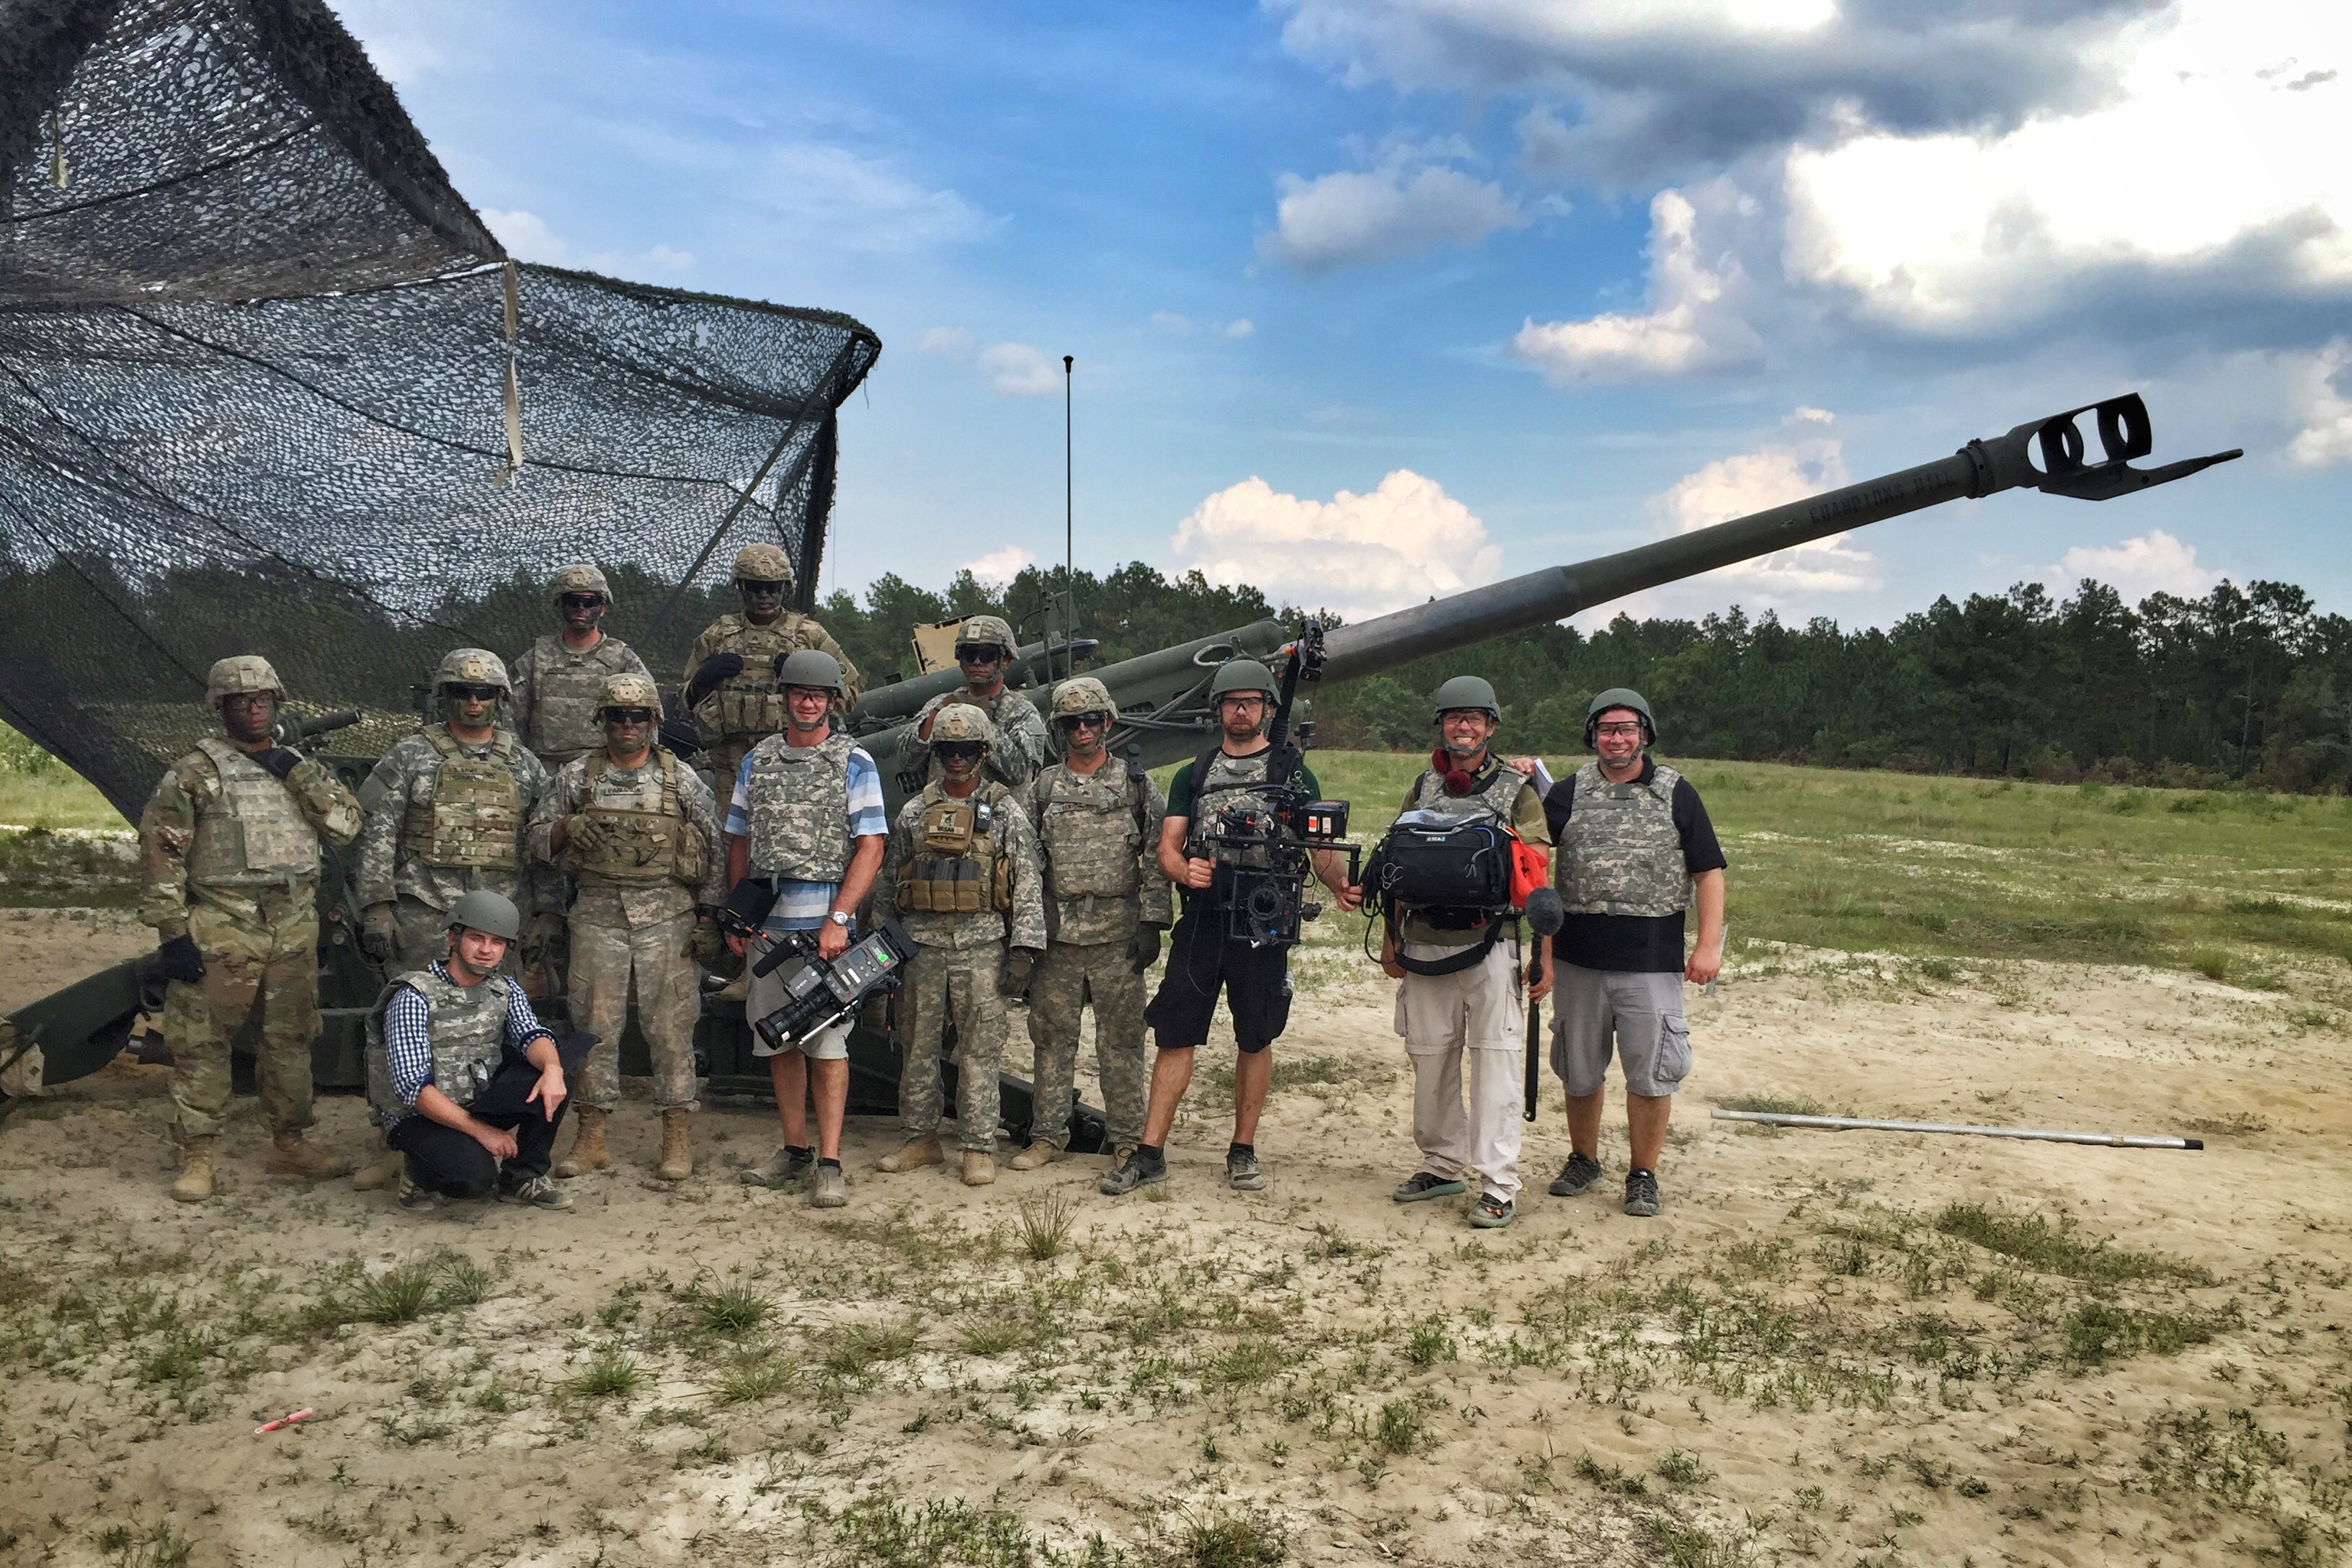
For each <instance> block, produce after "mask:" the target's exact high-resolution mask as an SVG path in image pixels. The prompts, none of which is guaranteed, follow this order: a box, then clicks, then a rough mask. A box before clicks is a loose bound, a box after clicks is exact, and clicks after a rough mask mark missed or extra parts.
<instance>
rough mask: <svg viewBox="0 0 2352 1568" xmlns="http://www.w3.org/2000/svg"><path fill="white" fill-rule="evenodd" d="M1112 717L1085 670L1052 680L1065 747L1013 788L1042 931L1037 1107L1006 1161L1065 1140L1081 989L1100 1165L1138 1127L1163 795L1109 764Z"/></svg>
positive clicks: (1132, 770)
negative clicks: (1090, 1020) (1105, 1135)
mask: <svg viewBox="0 0 2352 1568" xmlns="http://www.w3.org/2000/svg"><path fill="white" fill-rule="evenodd" d="M1117 719H1118V705H1117V704H1115V703H1114V702H1112V701H1111V698H1110V692H1109V690H1108V688H1106V687H1105V686H1104V685H1103V683H1102V682H1101V681H1099V680H1097V679H1095V678H1094V677H1092V676H1090V675H1083V676H1080V677H1078V678H1077V679H1075V680H1066V681H1064V682H1063V683H1062V684H1061V685H1060V686H1058V687H1056V688H1055V690H1054V724H1055V728H1056V729H1058V730H1060V731H1061V732H1062V739H1063V743H1064V745H1065V747H1066V749H1067V753H1068V754H1067V755H1066V757H1065V759H1064V760H1063V761H1061V762H1059V763H1055V764H1053V765H1052V766H1050V767H1048V768H1046V769H1045V772H1044V773H1039V774H1038V775H1037V776H1036V777H1035V778H1034V779H1033V780H1031V781H1030V783H1029V787H1028V788H1027V789H1026V790H1025V791H1024V792H1023V795H1022V805H1023V806H1024V808H1025V809H1026V810H1027V812H1028V814H1029V818H1030V820H1031V821H1032V822H1034V823H1035V824H1036V826H1037V838H1038V843H1039V845H1040V847H1041V849H1042V851H1043V854H1044V858H1045V926H1046V930H1047V931H1048V933H1049V934H1050V935H1051V937H1052V939H1053V940H1052V942H1051V943H1050V945H1048V946H1047V947H1046V949H1045V957H1044V958H1043V959H1041V960H1039V962H1038V964H1037V973H1036V974H1035V975H1034V977H1033V978H1032V980H1031V981H1030V984H1029V1043H1030V1045H1031V1047H1033V1048H1034V1051H1035V1060H1036V1067H1035V1069H1034V1079H1035V1087H1036V1106H1037V1117H1036V1123H1035V1126H1034V1128H1033V1130H1032V1131H1033V1132H1034V1142H1031V1144H1030V1145H1029V1147H1028V1148H1026V1149H1024V1150H1023V1151H1022V1152H1020V1153H1018V1154H1015V1155H1014V1156H1013V1169H1014V1170H1016V1171H1031V1170H1034V1169H1036V1168H1037V1167H1038V1166H1040V1165H1046V1164H1051V1163H1053V1162H1054V1161H1055V1160H1058V1159H1060V1158H1061V1157H1062V1153H1063V1151H1064V1150H1066V1149H1067V1148H1068V1147H1069V1142H1070V1125H1069V1118H1068V1114H1067V1112H1068V1110H1069V1104H1070V1091H1071V1077H1072V1075H1073V1073H1074V1072H1075V1070H1076V1066H1077V1057H1078V1018H1079V1015H1080V1014H1081V1013H1082V1012H1083V1011H1084V1010H1085V1007H1086V1004H1087V1000H1088V998H1089V997H1091V998H1092V999H1093V1002H1094V1005H1095V1065H1096V1068H1097V1071H1098V1072H1099V1074H1100V1077H1101V1079H1102V1094H1103V1110H1105V1111H1106V1112H1107V1113H1108V1119H1109V1122H1110V1142H1111V1145H1112V1150H1113V1152H1112V1156H1111V1163H1113V1164H1114V1165H1118V1164H1121V1163H1125V1161H1126V1159H1127V1156H1128V1154H1129V1152H1131V1151H1132V1149H1133V1147H1134V1145H1135V1144H1136V1142H1138V1141H1139V1139H1140V1138H1141V1137H1142V1135H1143V1095H1144V1087H1143V1080H1144V1072H1145V1068H1144V1061H1143V972H1144V971H1145V970H1147V969H1149V968H1150V967H1151V965H1152V963H1153V961H1154V960H1156V959H1157V958H1158V957H1159V956H1160V933H1161V932H1162V931H1166V930H1167V929H1168V926H1169V923H1170V921H1171V915H1170V912H1169V900H1168V879H1167V877H1166V875H1165V874H1163V873H1162V872H1161V871H1160V866H1159V862H1158V858H1157V856H1156V853H1155V851H1156V849H1157V847H1158V845H1159V843H1160V819H1161V818H1162V817H1164V816H1166V815H1167V813H1168V802H1167V800H1166V799H1165V798H1164V797H1163V796H1162V795H1160V786H1159V785H1158V784H1154V783H1152V782H1151V775H1150V773H1145V772H1144V771H1143V769H1142V768H1141V766H1140V765H1139V764H1136V763H1129V764H1128V765H1126V766H1123V767H1122V766H1116V765H1112V764H1111V761H1110V752H1109V751H1108V748H1107V747H1106V746H1105V744H1104V742H1106V741H1107V740H1108V737H1109V735H1110V727H1111V725H1112V723H1113V722H1114V721H1116V720H1117Z"/></svg>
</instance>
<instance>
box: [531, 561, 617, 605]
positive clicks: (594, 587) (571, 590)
mask: <svg viewBox="0 0 2352 1568" xmlns="http://www.w3.org/2000/svg"><path fill="white" fill-rule="evenodd" d="M547 592H548V594H549V595H550V596H551V597H552V598H557V599H561V598H562V597H563V595H566V594H602V595H604V602H605V603H606V604H608V605H609V604H611V603H612V602H613V585H612V584H610V583H607V582H605V581H604V574H603V573H602V572H599V571H597V570H596V567H595V564H594V563H593V562H587V561H574V562H573V563H572V564H571V565H569V566H566V567H564V568H563V569H562V571H560V572H558V573H557V574H555V580H554V581H553V582H551V583H550V584H548V585H547Z"/></svg>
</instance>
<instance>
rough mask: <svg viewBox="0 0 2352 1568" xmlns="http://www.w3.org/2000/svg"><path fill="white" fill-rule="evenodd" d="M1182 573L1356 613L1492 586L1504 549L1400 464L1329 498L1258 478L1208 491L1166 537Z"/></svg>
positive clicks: (1440, 491)
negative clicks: (1359, 490)
mask: <svg viewBox="0 0 2352 1568" xmlns="http://www.w3.org/2000/svg"><path fill="white" fill-rule="evenodd" d="M1170 544H1171V548H1172V549H1173V551H1174V552H1175V555H1176V559H1177V564H1176V566H1175V568H1174V569H1175V570H1176V571H1178V572H1183V571H1187V570H1191V569H1193V568H1198V569H1199V570H1200V572H1201V573H1202V575H1204V576H1206V577H1207V578H1208V579H1209V581H1211V582H1212V583H1216V584H1223V585H1225V586H1237V585H1242V584H1247V585H1248V586H1251V587H1255V588H1256V589H1257V590H1258V591H1259V592H1260V593H1262V594H1264V595H1265V596H1266V598H1267V599H1268V600H1269V601H1271V602H1273V603H1274V604H1276V605H1302V606H1305V607H1307V608H1312V609H1329V610H1336V611H1338V612H1339V613H1340V614H1341V615H1343V616H1348V617H1349V618H1350V619H1361V618H1364V617H1366V616H1375V615H1381V614H1383V613H1385V612H1387V611H1390V610H1395V609H1401V608H1402V607H1403V606H1405V605H1413V604H1419V603H1421V602H1422V601H1423V600H1424V599H1429V598H1434V597H1440V596H1443V595H1447V594H1454V593H1459V592H1460V591H1462V590H1463V589H1465V588H1469V587H1475V586H1477V585H1479V584H1485V583H1491V582H1493V581H1494V580H1495V579H1496V576H1497V575H1498V574H1500V572H1501V570H1502V564H1503V552H1502V549H1501V547H1500V546H1498V545H1495V544H1492V543H1489V542H1487V538H1486V524H1485V523H1483V522H1481V521H1479V520H1478V519H1477V518H1476V517H1475V515H1473V514H1472V512H1471V510H1470V509H1469V508H1468V507H1466V506H1465V505H1463V504H1462V502H1460V501H1458V500H1454V498H1453V497H1452V496H1449V495H1447V494H1446V493H1445V490H1444V487H1443V486H1441V485H1440V484H1439V483H1438V482H1437V481H1436V480H1434V479H1426V478H1423V476H1422V475H1420V474H1416V473H1414V472H1412V470H1411V469H1409V468H1398V469H1396V470H1394V471H1393V472H1391V473H1390V474H1389V475H1387V476H1386V477H1385V478H1383V479H1381V482H1380V483H1379V485H1377V486H1376V487H1374V488H1373V489H1371V490H1370V491H1368V492H1366V493H1364V494H1362V495H1357V494H1354V493H1353V492H1351V491H1348V490H1341V491H1339V493H1338V494H1337V495H1335V496H1333V497H1332V498H1331V499H1330V500H1328V501H1326V500H1308V499H1302V498H1300V497H1298V496H1295V495H1290V494H1287V493H1286V492H1283V491H1278V490H1276V489H1274V487H1273V486H1271V485H1269V484H1267V483H1266V482H1265V480H1264V479H1259V478H1257V477H1256V476H1255V475H1253V476H1251V477H1250V478H1249V479H1244V480H1243V481H1242V482H1241V483H1239V484H1237V485H1232V486H1229V487H1227V488H1226V489H1222V490H1219V491H1218V492H1216V494H1214V495H1212V496H1210V497H1209V498H1208V499H1206V500H1203V501H1202V502H1201V504H1200V505H1199V506H1197V507H1194V508H1193V509H1192V511H1191V513H1190V514H1188V515H1187V516H1186V517H1185V518H1184V520H1183V521H1181V523H1179V524H1178V525H1177V528H1176V533H1175V536H1174V538H1173V539H1171V541H1170Z"/></svg>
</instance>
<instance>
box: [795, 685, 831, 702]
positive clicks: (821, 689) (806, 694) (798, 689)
mask: <svg viewBox="0 0 2352 1568" xmlns="http://www.w3.org/2000/svg"><path fill="white" fill-rule="evenodd" d="M813 697H814V698H822V699H823V700H825V701H827V702H830V701H832V700H833V699H834V690H833V688H831V687H829V686H787V687H785V688H784V700H785V701H787V702H805V701H807V700H809V699H810V698H813Z"/></svg>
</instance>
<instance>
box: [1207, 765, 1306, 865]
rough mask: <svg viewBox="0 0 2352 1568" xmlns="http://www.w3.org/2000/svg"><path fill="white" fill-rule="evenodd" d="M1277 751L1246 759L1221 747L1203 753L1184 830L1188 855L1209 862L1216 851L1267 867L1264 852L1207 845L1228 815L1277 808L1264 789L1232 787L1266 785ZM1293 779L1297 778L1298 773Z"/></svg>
mask: <svg viewBox="0 0 2352 1568" xmlns="http://www.w3.org/2000/svg"><path fill="white" fill-rule="evenodd" d="M1279 749H1282V748H1277V747H1274V746H1268V747H1266V748H1265V750H1264V751H1260V752H1252V753H1250V754H1249V755H1248V756H1246V757H1235V756H1229V755H1227V754H1226V752H1225V749H1224V747H1223V745H1222V744H1220V745H1216V746H1213V747H1212V748H1210V749H1209V750H1208V751H1205V752H1202V753H1201V754H1200V755H1199V756H1198V757H1196V758H1194V759H1193V761H1192V805H1191V807H1190V808H1189V809H1190V810H1191V812H1192V816H1191V818H1190V819H1189V821H1188V825H1187V826H1186V827H1185V830H1184V853H1185V855H1186V856H1188V857H1189V858H1192V859H1196V860H1205V859H1208V858H1211V857H1212V854H1213V852H1214V853H1219V854H1223V855H1225V856H1227V857H1229V858H1235V863H1236V864H1240V865H1248V866H1258V865H1264V864H1265V862H1266V860H1267V856H1266V854H1265V851H1263V850H1255V849H1253V850H1246V851H1239V852H1235V851H1216V850H1215V847H1213V846H1212V845H1210V844H1209V843H1208V842H1207V839H1208V835H1209V834H1210V832H1211V831H1212V830H1213V828H1214V827H1215V826H1216V819H1217V818H1218V817H1219V816H1222V815H1223V814H1224V813H1226V812H1229V811H1231V812H1265V811H1271V810H1272V809H1273V808H1274V803H1273V801H1272V800H1271V799H1270V798H1269V797H1268V796H1267V795H1266V794H1265V791H1264V790H1260V789H1250V788H1247V787H1243V788H1233V787H1229V786H1232V785H1235V784H1239V785H1244V786H1246V785H1249V784H1264V783H1265V776H1266V769H1267V767H1268V765H1269V764H1270V763H1272V762H1273V760H1274V756H1275V753H1276V751H1277V750H1279ZM1292 776H1293V777H1294V778H1295V777H1297V773H1295V772H1294V773H1293V774H1292Z"/></svg>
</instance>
